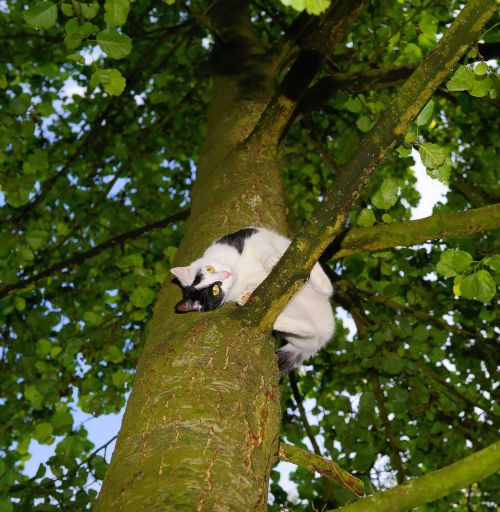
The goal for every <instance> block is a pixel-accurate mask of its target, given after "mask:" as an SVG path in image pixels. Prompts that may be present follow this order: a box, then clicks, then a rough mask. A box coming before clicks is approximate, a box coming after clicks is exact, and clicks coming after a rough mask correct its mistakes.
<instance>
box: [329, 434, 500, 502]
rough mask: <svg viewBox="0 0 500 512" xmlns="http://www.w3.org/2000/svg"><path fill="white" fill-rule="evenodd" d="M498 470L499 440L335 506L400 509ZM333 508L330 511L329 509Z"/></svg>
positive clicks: (435, 498) (445, 492)
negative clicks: (470, 453)
mask: <svg viewBox="0 0 500 512" xmlns="http://www.w3.org/2000/svg"><path fill="white" fill-rule="evenodd" d="M499 470H500V441H497V442H496V443H494V444H492V445H490V446H488V447H487V448H485V449H484V450H481V451H479V452H476V453H473V454H472V455H469V456H468V457H465V458H464V459H462V460H459V461H457V462H454V463H453V464H450V465H449V466H446V467H444V468H441V469H438V470H437V471H432V472H431V473H428V474H426V475H424V476H421V477H419V478H414V479H412V480H409V481H408V482H405V483H404V484H402V485H398V486H397V487H395V488H393V489H390V490H388V491H382V492H379V493H377V494H374V495H373V496H370V497H368V498H364V499H361V500H359V501H358V502H356V503H351V504H350V505H347V506H345V507H341V508H339V509H336V511H337V512H403V511H405V510H410V509H412V508H414V507H417V506H420V505H424V504H425V503H429V502H431V501H434V500H437V499H439V498H442V497H444V496H447V495H448V494H451V493H452V492H455V491H458V490H460V489H463V488H464V487H467V486H468V485H470V484H471V483H473V482H478V481H479V480H482V479H483V478H486V477H488V476H490V475H492V474H494V473H496V472H497V471H499ZM329 512H333V511H329Z"/></svg>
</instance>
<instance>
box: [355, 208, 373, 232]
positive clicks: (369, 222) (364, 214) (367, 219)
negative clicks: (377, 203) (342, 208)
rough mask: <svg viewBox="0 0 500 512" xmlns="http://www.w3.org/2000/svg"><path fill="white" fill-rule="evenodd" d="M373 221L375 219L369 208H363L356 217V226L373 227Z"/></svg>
mask: <svg viewBox="0 0 500 512" xmlns="http://www.w3.org/2000/svg"><path fill="white" fill-rule="evenodd" d="M375 221H376V219H375V214H374V213H373V210H370V209H369V208H363V209H362V210H361V212H360V213H359V215H358V220H357V224H358V226H363V227H365V228H367V227H369V226H373V224H375Z"/></svg>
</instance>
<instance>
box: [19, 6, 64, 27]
mask: <svg viewBox="0 0 500 512" xmlns="http://www.w3.org/2000/svg"><path fill="white" fill-rule="evenodd" d="M23 16H24V20H25V21H26V23H27V24H28V25H29V26H30V27H34V28H45V29H46V28H50V27H52V26H54V25H55V23H56V21H57V7H56V4H54V3H53V2H49V1H45V2H39V3H37V4H35V5H34V6H33V7H30V8H29V9H28V10H27V11H26V12H24V13H23Z"/></svg>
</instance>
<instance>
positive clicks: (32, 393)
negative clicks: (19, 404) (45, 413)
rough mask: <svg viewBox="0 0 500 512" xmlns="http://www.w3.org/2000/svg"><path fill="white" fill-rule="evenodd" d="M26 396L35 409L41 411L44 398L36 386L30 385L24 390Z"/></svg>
mask: <svg viewBox="0 0 500 512" xmlns="http://www.w3.org/2000/svg"><path fill="white" fill-rule="evenodd" d="M24 396H25V397H26V399H27V400H28V401H29V402H30V403H31V406H32V407H33V409H41V408H42V402H43V396H42V395H41V394H40V392H39V391H38V389H37V387H36V386H35V385H34V384H29V385H27V386H26V387H25V388H24Z"/></svg>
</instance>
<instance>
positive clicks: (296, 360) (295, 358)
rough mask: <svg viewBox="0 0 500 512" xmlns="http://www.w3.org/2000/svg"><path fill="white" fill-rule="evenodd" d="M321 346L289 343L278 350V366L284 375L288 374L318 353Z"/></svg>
mask: <svg viewBox="0 0 500 512" xmlns="http://www.w3.org/2000/svg"><path fill="white" fill-rule="evenodd" d="M320 348H321V347H315V348H313V349H304V348H298V347H296V346H295V345H292V344H291V343H287V344H286V345H285V346H284V347H281V348H280V349H279V350H278V353H277V354H278V367H279V370H280V372H281V374H282V375H286V374H287V373H289V372H291V371H292V370H293V369H294V368H297V367H298V366H300V365H301V364H302V363H303V362H304V361H307V360H308V359H309V358H311V357H313V356H314V355H316V354H317V353H318V351H319V350H320Z"/></svg>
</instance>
